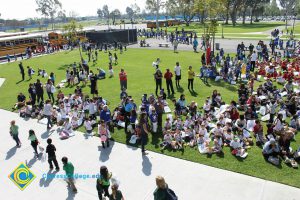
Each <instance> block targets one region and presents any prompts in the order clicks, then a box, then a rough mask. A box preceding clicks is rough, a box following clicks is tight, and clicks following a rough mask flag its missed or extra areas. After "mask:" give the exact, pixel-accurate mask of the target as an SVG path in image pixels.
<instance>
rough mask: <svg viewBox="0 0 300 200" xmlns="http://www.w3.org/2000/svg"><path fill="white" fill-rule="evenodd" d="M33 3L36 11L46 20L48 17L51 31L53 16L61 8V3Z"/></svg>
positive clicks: (51, 0)
mask: <svg viewBox="0 0 300 200" xmlns="http://www.w3.org/2000/svg"><path fill="white" fill-rule="evenodd" d="M35 2H36V4H37V6H38V8H37V9H36V11H37V12H39V13H41V14H42V15H44V16H45V17H46V18H48V17H49V18H50V19H51V23H52V30H53V29H54V18H55V15H56V13H58V12H59V11H60V10H61V8H62V4H61V2H60V1H59V0H35Z"/></svg>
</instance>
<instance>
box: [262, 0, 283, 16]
mask: <svg viewBox="0 0 300 200" xmlns="http://www.w3.org/2000/svg"><path fill="white" fill-rule="evenodd" d="M265 14H266V15H268V16H272V17H274V16H279V15H280V9H279V7H278V4H277V1H276V0H272V1H271V4H268V6H266V10H265Z"/></svg>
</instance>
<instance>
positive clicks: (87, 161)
mask: <svg viewBox="0 0 300 200" xmlns="http://www.w3.org/2000/svg"><path fill="white" fill-rule="evenodd" d="M13 119H15V120H16V123H17V125H19V127H20V139H21V142H22V143H23V144H22V147H21V148H15V147H14V145H15V142H14V141H13V140H12V138H11V137H10V136H9V131H8V130H9V122H10V121H11V120H13ZM0 121H1V123H0V130H1V131H2V132H1V134H0V141H1V145H0V166H1V171H0V199H9V200H20V199H26V200H27V199H30V200H40V199H43V200H53V199H59V200H61V199H78V200H93V199H95V200H96V199H97V191H96V187H95V183H96V180H95V179H86V180H83V179H79V180H77V183H76V186H77V188H78V193H77V194H76V195H74V194H73V193H72V192H71V191H68V189H67V187H66V183H65V182H64V181H63V180H62V179H54V180H46V179H44V178H43V177H42V175H43V173H47V172H48V164H47V162H45V163H43V162H42V161H41V160H36V159H34V158H33V150H32V148H31V146H30V142H29V141H28V140H27V137H28V130H29V129H31V128H32V129H34V130H35V132H36V134H37V136H38V138H39V139H40V142H41V144H42V145H43V146H45V144H46V139H47V138H48V137H51V138H52V139H53V143H54V144H55V145H56V148H57V157H58V160H59V164H60V165H61V162H60V159H61V157H62V156H67V157H69V159H70V161H71V162H72V163H73V165H74V166H75V173H78V174H79V173H82V174H95V173H98V171H99V167H100V166H101V165H106V166H108V169H109V170H110V171H111V172H112V173H113V174H114V175H115V176H116V177H117V178H118V179H119V180H120V182H121V184H120V189H121V190H122V191H123V193H124V196H125V199H126V200H151V199H153V195H152V193H153V191H154V189H155V181H154V180H155V177H156V176H157V175H162V176H164V177H165V179H166V181H167V182H168V184H169V186H170V188H172V189H173V190H174V191H176V194H177V195H178V196H179V199H180V200H199V199H205V200H218V199H223V200H227V199H228V200H241V199H242V200H269V199H272V200H298V199H300V189H297V188H293V187H289V186H286V185H282V184H278V183H274V182H270V181H265V180H262V179H258V178H253V177H250V176H246V175H242V174H237V173H233V172H229V171H225V170H220V169H216V168H213V167H208V166H205V165H201V164H196V163H192V162H188V161H184V160H180V159H175V158H172V157H168V156H165V155H162V154H157V153H153V152H150V153H149V155H148V156H145V157H142V155H141V152H140V150H139V149H136V148H132V147H129V146H126V145H123V144H119V143H114V144H112V145H111V147H110V148H109V149H102V148H101V147H100V140H99V138H96V137H91V138H86V137H85V136H84V135H83V134H82V133H79V132H76V135H75V136H74V137H72V138H69V139H68V140H59V139H58V135H57V133H56V131H53V132H50V133H48V132H46V131H45V130H46V126H45V125H43V124H39V123H37V122H36V120H27V121H26V120H24V119H21V118H19V117H18V115H17V114H15V113H12V112H8V111H4V110H0ZM199 156H200V155H199ZM20 162H24V163H27V165H28V166H29V167H30V168H31V170H32V171H33V173H34V174H35V175H36V178H35V180H33V182H32V183H31V184H30V185H29V186H28V187H27V188H26V189H25V190H24V191H21V190H19V189H18V188H17V187H16V186H15V185H14V184H13V183H12V182H11V181H10V180H9V179H8V174H10V173H11V172H12V171H13V170H14V169H15V168H16V167H17V166H18V165H19V163H20ZM57 174H64V172H63V171H62V170H61V171H59V172H58V173H57Z"/></svg>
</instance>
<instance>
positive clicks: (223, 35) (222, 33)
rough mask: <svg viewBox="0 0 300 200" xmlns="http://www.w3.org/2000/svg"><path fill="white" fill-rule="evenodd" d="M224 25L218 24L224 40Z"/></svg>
mask: <svg viewBox="0 0 300 200" xmlns="http://www.w3.org/2000/svg"><path fill="white" fill-rule="evenodd" d="M223 25H224V24H219V26H221V28H222V39H224V27H223Z"/></svg>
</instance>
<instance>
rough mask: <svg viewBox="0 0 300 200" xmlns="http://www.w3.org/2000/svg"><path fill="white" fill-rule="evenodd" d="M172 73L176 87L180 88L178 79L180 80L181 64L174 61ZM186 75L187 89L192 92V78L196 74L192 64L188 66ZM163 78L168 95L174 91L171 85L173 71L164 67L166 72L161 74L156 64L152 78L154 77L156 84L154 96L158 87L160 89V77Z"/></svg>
mask: <svg viewBox="0 0 300 200" xmlns="http://www.w3.org/2000/svg"><path fill="white" fill-rule="evenodd" d="M174 74H175V83H176V88H177V89H180V88H181V85H180V80H181V75H182V71H181V66H180V64H179V62H176V64H175V67H174ZM187 75H188V90H189V91H191V92H194V78H195V76H196V74H195V72H194V70H193V67H192V66H189V67H188V72H187ZM163 78H164V79H165V80H166V86H167V92H168V95H169V96H170V95H174V94H175V91H174V87H173V73H172V72H171V70H170V69H169V68H168V69H166V72H165V73H164V75H163V74H162V71H161V70H160V69H159V66H158V65H156V71H155V73H154V79H155V85H156V87H155V94H156V96H158V89H160V90H162V79H163Z"/></svg>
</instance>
